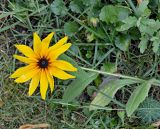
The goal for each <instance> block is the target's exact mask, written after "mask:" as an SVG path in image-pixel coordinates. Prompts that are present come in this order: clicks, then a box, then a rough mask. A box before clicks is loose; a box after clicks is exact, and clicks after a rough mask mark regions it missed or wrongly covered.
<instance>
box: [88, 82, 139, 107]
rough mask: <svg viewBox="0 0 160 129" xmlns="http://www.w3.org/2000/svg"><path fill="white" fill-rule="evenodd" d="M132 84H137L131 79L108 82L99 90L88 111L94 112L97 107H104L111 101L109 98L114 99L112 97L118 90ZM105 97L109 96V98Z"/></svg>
mask: <svg viewBox="0 0 160 129" xmlns="http://www.w3.org/2000/svg"><path fill="white" fill-rule="evenodd" d="M134 83H137V81H135V80H131V79H118V80H112V81H110V82H109V83H107V84H106V85H105V86H104V87H103V88H102V89H101V90H100V92H99V93H98V94H97V96H96V97H95V98H94V100H93V101H92V102H91V105H90V108H89V109H90V110H95V109H97V106H101V107H104V106H106V105H108V104H109V103H110V101H111V98H114V95H115V94H116V92H117V91H118V90H119V89H120V88H122V87H123V86H125V85H130V84H134ZM101 92H103V93H104V94H106V96H105V95H104V94H102V93H101ZM107 96H109V97H110V98H109V97H107ZM94 105H95V106H94Z"/></svg>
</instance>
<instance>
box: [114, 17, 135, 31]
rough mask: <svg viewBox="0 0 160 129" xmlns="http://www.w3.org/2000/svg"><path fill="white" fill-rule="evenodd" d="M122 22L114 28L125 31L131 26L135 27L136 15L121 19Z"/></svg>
mask: <svg viewBox="0 0 160 129" xmlns="http://www.w3.org/2000/svg"><path fill="white" fill-rule="evenodd" d="M122 22H123V23H124V24H123V25H121V26H120V27H118V28H117V29H116V30H117V31H125V30H128V29H130V28H131V27H135V26H136V23H137V18H136V17H131V16H129V17H127V18H126V19H125V20H123V21H122Z"/></svg>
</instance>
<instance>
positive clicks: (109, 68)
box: [101, 62, 117, 73]
mask: <svg viewBox="0 0 160 129" xmlns="http://www.w3.org/2000/svg"><path fill="white" fill-rule="evenodd" d="M101 69H102V71H106V72H110V73H114V72H116V71H117V66H116V64H115V63H111V62H106V63H104V64H103V66H102V67H101Z"/></svg>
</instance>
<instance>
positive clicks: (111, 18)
mask: <svg viewBox="0 0 160 129" xmlns="http://www.w3.org/2000/svg"><path fill="white" fill-rule="evenodd" d="M128 14H129V10H128V9H127V8H123V7H119V6H113V5H106V6H104V7H103V8H102V9H101V13H100V14H99V17H100V20H102V21H104V22H106V23H107V24H109V23H116V22H118V21H119V20H123V19H125V18H127V16H128Z"/></svg>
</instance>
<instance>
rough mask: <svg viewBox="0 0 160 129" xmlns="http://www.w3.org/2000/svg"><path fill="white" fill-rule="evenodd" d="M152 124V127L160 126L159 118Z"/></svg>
mask: <svg viewBox="0 0 160 129" xmlns="http://www.w3.org/2000/svg"><path fill="white" fill-rule="evenodd" d="M152 126H154V127H160V120H159V121H157V122H155V123H153V124H152Z"/></svg>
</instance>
